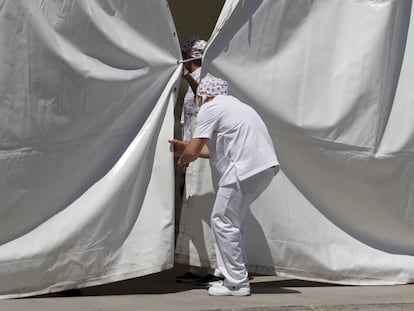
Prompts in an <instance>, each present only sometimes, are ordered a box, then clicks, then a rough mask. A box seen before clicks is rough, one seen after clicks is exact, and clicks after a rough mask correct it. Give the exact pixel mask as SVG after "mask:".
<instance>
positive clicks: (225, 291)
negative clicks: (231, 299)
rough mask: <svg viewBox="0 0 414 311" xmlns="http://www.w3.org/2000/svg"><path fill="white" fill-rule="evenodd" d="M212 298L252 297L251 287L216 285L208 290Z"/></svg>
mask: <svg viewBox="0 0 414 311" xmlns="http://www.w3.org/2000/svg"><path fill="white" fill-rule="evenodd" d="M208 294H209V295H210V296H250V287H239V288H237V287H233V286H232V287H228V286H225V285H224V284H221V285H218V284H217V285H214V286H211V287H210V288H209V289H208Z"/></svg>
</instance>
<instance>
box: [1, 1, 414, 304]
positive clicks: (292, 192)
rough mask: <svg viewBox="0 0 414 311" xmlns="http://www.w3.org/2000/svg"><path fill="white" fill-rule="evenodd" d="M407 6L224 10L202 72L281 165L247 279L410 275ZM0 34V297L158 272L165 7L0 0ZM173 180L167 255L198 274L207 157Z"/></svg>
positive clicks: (165, 161)
mask: <svg viewBox="0 0 414 311" xmlns="http://www.w3.org/2000/svg"><path fill="white" fill-rule="evenodd" d="M413 14H414V12H413V8H412V3H411V1H408V0H403V1H393V0H382V1H379V0H375V1H374V0H372V1H368V0H358V1H354V0H352V1H351V0H346V1H343V0H330V1H327V0H314V1H310V0H309V1H292V0H272V1H270V0H268V1H238V0H231V1H230V0H229V1H227V2H226V4H225V6H224V9H223V12H222V14H221V16H220V18H219V21H218V23H217V29H216V30H215V32H214V34H213V37H212V39H211V40H210V43H209V47H208V49H207V51H206V55H205V59H204V65H203V68H204V69H205V70H207V71H209V72H211V73H212V74H215V75H218V76H220V77H222V78H225V79H227V80H228V81H229V83H230V86H231V89H230V91H231V93H232V94H234V95H236V96H237V97H239V98H240V99H241V100H243V101H245V102H246V103H249V104H250V105H252V106H253V107H254V108H255V109H256V110H257V111H258V112H259V113H260V114H261V115H262V116H263V118H264V120H265V122H266V123H267V125H268V127H269V130H270V132H271V135H272V137H273V139H274V142H275V146H276V148H277V152H278V156H279V159H280V161H281V166H282V171H281V172H280V173H279V174H278V175H277V177H276V178H275V179H274V182H273V183H272V185H271V187H270V188H269V189H268V190H267V191H266V192H265V193H264V194H263V196H261V197H260V199H259V200H258V201H257V202H256V203H255V204H254V205H253V206H252V207H251V213H250V214H249V216H248V233H247V234H248V235H247V237H248V241H247V245H248V256H249V267H250V270H251V271H253V272H264V273H270V274H273V273H276V272H278V273H284V274H288V275H293V276H296V277H300V278H302V279H312V280H322V281H328V282H335V283H345V284H397V283H406V282H413V279H414V272H413V271H414V257H413V255H414V242H413V240H412V236H413V228H414V199H413V197H414V165H413V160H414V156H413V155H414V153H413V152H414V150H413V145H414V144H413V142H414V125H413V124H414V122H413V121H414V120H413V118H414V117H413V115H414V114H413V110H414V108H413V107H414V90H413V89H412V87H411V83H412V81H413V78H414V69H413V68H414V60H413V57H414V56H413V55H414V42H413V38H414V33H413V32H414V30H413V25H412V24H413V22H412V19H411V16H412V15H413ZM0 42H1V43H2V44H1V45H0V50H1V53H0V118H1V122H0V174H1V176H2V178H1V185H0V198H1V204H0V298H10V297H23V296H27V295H33V294H40V293H48V292H54V291H58V290H63V289H67V288H76V287H84V286H90V285H95V284H102V283H105V282H113V281H117V280H122V279H126V278H132V277H136V276H140V275H145V274H149V273H152V272H157V271H161V270H163V269H167V268H170V267H172V265H173V249H174V245H173V243H174V223H173V222H174V221H173V218H174V189H173V184H174V181H173V175H174V173H173V170H174V169H173V167H174V163H173V160H172V154H171V153H170V151H169V146H168V144H167V139H168V138H171V135H172V132H173V116H172V115H173V111H172V110H173V105H174V102H175V98H176V92H177V88H178V82H179V80H180V75H181V65H177V59H179V58H180V50H179V44H178V41H177V38H176V34H175V27H174V24H173V22H172V18H171V16H170V12H169V10H168V6H167V4H166V2H165V1H163V0H142V1H111V0H79V1H72V0H61V1H52V0H48V1H44V0H31V1H25V0H4V1H2V2H1V5H0ZM187 177H188V178H187V186H186V187H187V188H186V190H187V200H186V202H185V205H184V207H183V213H182V219H181V224H182V225H181V228H180V235H179V238H178V242H177V247H176V255H177V257H176V258H177V260H178V261H180V262H186V263H191V264H193V265H201V266H214V251H213V247H212V245H213V243H212V240H211V233H210V229H209V212H210V208H211V204H212V201H213V200H214V184H215V183H214V182H213V181H214V176H212V171H211V170H210V168H209V164H208V161H199V162H198V163H197V164H195V165H194V166H193V167H190V168H189V170H188V172H187ZM160 193H162V195H160Z"/></svg>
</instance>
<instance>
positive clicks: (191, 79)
mask: <svg viewBox="0 0 414 311" xmlns="http://www.w3.org/2000/svg"><path fill="white" fill-rule="evenodd" d="M184 78H185V79H186V80H187V82H188V84H189V85H190V87H191V89H192V91H193V93H194V95H195V94H197V88H198V81H197V80H196V79H194V77H193V76H192V75H191V74H190V73H189V74H187V75H185V76H184Z"/></svg>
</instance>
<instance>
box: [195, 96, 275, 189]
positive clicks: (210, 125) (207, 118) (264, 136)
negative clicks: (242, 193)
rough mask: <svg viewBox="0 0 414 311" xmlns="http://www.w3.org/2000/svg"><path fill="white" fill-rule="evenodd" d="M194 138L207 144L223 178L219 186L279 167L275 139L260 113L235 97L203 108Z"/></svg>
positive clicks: (213, 161)
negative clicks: (200, 139)
mask: <svg viewBox="0 0 414 311" xmlns="http://www.w3.org/2000/svg"><path fill="white" fill-rule="evenodd" d="M193 138H208V139H209V140H208V142H207V143H206V145H207V147H208V149H209V152H210V158H211V161H212V163H213V165H214V166H215V167H216V168H217V170H218V172H219V174H220V181H219V186H224V185H229V184H232V183H234V182H236V179H239V180H244V179H246V178H248V177H251V176H253V175H255V174H257V173H260V172H262V171H264V170H266V169H268V168H269V167H272V166H278V165H279V162H278V160H277V156H276V152H275V149H274V147H273V142H272V139H271V138H270V135H269V132H268V130H267V128H266V125H265V124H264V122H263V120H262V119H261V118H260V116H259V115H258V114H257V112H256V111H255V110H254V109H253V108H252V107H250V106H248V105H246V104H244V103H242V102H241V101H240V100H238V99H237V98H235V97H233V96H230V95H228V96H223V95H219V96H216V97H215V98H214V99H213V100H211V101H209V102H207V103H205V104H203V105H202V106H201V107H200V110H199V112H198V116H197V123H196V129H195V132H194V135H193Z"/></svg>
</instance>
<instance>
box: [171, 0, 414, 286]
mask: <svg viewBox="0 0 414 311" xmlns="http://www.w3.org/2000/svg"><path fill="white" fill-rule="evenodd" d="M412 17H413V8H412V2H411V1H392V0H388V1H387V0H384V1H368V0H363V1H362V0H361V1H339V0H338V1H322V0H318V1H284V0H278V1H227V2H226V4H225V6H224V9H223V12H222V14H221V16H220V18H219V21H218V23H217V27H216V30H215V31H214V34H213V37H212V39H211V40H210V43H209V45H208V46H207V49H206V52H205V56H204V60H203V70H204V73H202V76H204V75H205V74H206V73H207V72H208V73H211V74H212V75H214V76H217V77H220V78H222V79H224V80H227V81H228V82H229V94H231V95H234V96H236V97H238V98H240V99H241V100H242V101H243V102H245V103H248V104H250V105H251V106H252V107H254V108H255V110H257V111H258V113H259V114H260V115H261V116H262V118H263V119H264V120H265V122H266V124H267V126H268V128H269V131H270V132H271V135H272V139H273V141H274V144H275V147H276V149H277V151H278V157H279V160H280V164H281V172H280V173H279V174H278V175H277V177H276V178H275V179H274V181H273V183H272V184H271V186H270V187H269V188H268V189H267V190H266V191H265V193H264V194H263V195H262V196H261V197H260V198H259V199H258V201H256V202H255V203H254V204H253V205H252V206H251V209H250V215H248V224H247V226H246V227H247V240H248V241H247V244H248V247H247V248H248V261H249V267H250V271H251V272H260V273H271V274H274V273H284V274H287V275H290V276H294V277H299V278H302V279H310V280H319V281H327V282H333V283H341V284H372V285H380V284H399V283H408V282H413V281H414V273H413V271H414V257H413V255H414V242H413V239H412V236H413V233H414V232H413V228H414V226H413V224H414V218H413V215H414V214H413V213H414V205H413V202H414V201H413V195H414V153H413V141H414V127H413V126H414V125H413V124H414V120H413V118H414V113H413V112H414V110H413V109H414V93H413V92H414V91H413V88H412V87H411V84H412V81H413V80H414V71H413V68H414V67H413V57H414V56H413V55H414V42H413V39H414V33H413V31H414V29H413V18H412ZM197 183H198V184H197V185H198V186H197V187H198V190H197V191H196V192H195V193H193V198H189V199H188V202H187V205H188V209H189V210H192V212H191V217H188V221H183V219H182V220H181V221H182V228H181V232H182V234H181V238H180V239H179V241H181V242H182V243H183V244H185V243H188V244H189V245H191V247H188V248H187V250H188V251H187V252H185V251H184V250H186V248H185V247H184V246H182V245H180V246H179V247H178V248H177V250H178V251H177V252H178V254H177V258H178V260H179V261H182V262H188V263H191V264H194V265H213V266H214V252H213V248H212V246H211V245H210V244H209V243H206V242H205V241H207V242H209V241H211V240H210V237H209V235H210V234H211V232H210V231H209V230H205V231H204V240H203V241H201V240H202V238H200V237H199V236H198V235H197V234H196V232H195V229H194V230H191V228H192V227H191V226H190V225H189V224H190V223H194V222H197V219H196V217H197V216H198V215H200V213H197V212H196V211H198V210H199V207H198V206H209V203H207V202H208V200H209V198H210V197H212V196H213V197H214V191H213V186H212V185H213V183H211V184H210V185H207V186H205V185H203V184H202V182H201V181H199V182H197ZM200 198H203V200H200ZM200 201H201V202H200ZM192 202H194V203H193V204H194V205H193V204H192ZM195 205H197V206H195ZM193 209H195V211H194V210H193ZM202 213H203V214H202V215H204V213H208V212H204V211H203V212H202ZM183 215H188V214H187V213H186V211H185V210H184V211H183ZM207 222H208V219H207ZM207 228H208V227H207Z"/></svg>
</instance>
